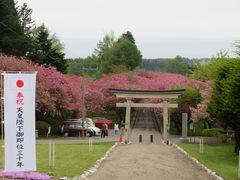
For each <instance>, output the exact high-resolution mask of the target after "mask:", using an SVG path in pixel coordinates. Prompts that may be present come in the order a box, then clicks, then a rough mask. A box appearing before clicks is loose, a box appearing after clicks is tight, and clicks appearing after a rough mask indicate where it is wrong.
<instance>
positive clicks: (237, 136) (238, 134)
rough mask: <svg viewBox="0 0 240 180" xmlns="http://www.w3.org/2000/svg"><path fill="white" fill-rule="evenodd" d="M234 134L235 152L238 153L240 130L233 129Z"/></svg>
mask: <svg viewBox="0 0 240 180" xmlns="http://www.w3.org/2000/svg"><path fill="white" fill-rule="evenodd" d="M234 135H235V153H236V154H238V152H239V150H240V131H237V130H234Z"/></svg>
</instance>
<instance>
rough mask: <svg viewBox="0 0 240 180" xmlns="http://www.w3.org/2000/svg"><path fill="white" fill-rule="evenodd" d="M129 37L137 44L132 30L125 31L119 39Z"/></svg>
mask: <svg viewBox="0 0 240 180" xmlns="http://www.w3.org/2000/svg"><path fill="white" fill-rule="evenodd" d="M124 38H125V39H128V40H129V41H131V42H132V43H133V44H135V39H134V37H133V35H132V33H131V32H130V31H127V32H126V33H123V34H122V36H121V37H120V38H119V39H118V41H120V40H121V39H124Z"/></svg>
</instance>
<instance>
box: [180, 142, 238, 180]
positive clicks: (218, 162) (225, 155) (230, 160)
mask: <svg viewBox="0 0 240 180" xmlns="http://www.w3.org/2000/svg"><path fill="white" fill-rule="evenodd" d="M178 145H179V146H180V147H181V148H183V149H184V150H185V151H187V152H188V153H189V154H190V155H191V156H193V157H195V158H197V159H198V161H199V162H201V163H202V164H204V165H205V166H207V167H208V168H209V169H211V170H212V171H214V172H216V173H217V174H219V175H220V176H222V177H223V178H224V179H226V180H237V169H238V156H237V155H236V154H235V153H234V145H232V144H227V143H204V153H203V154H200V153H199V144H194V143H189V144H178Z"/></svg>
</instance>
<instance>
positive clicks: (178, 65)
mask: <svg viewBox="0 0 240 180" xmlns="http://www.w3.org/2000/svg"><path fill="white" fill-rule="evenodd" d="M164 71H165V72H168V73H175V74H182V75H187V74H188V72H189V65H188V64H187V62H185V61H184V59H183V58H182V57H181V56H176V57H175V58H174V59H170V60H168V61H167V62H166V63H165V66H164Z"/></svg>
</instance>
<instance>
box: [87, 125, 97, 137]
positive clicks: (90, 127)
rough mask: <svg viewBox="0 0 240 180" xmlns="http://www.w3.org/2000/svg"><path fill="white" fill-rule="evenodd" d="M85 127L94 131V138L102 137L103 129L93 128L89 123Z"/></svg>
mask: <svg viewBox="0 0 240 180" xmlns="http://www.w3.org/2000/svg"><path fill="white" fill-rule="evenodd" d="M85 127H87V128H88V129H91V130H92V131H93V136H100V135H101V129H99V128H98V127H95V126H92V125H90V124H88V123H86V125H85Z"/></svg>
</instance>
